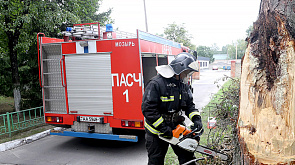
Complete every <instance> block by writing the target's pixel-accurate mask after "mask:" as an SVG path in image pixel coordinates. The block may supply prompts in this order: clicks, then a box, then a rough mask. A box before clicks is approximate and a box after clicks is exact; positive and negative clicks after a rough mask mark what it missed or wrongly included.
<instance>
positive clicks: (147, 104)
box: [141, 52, 203, 165]
mask: <svg viewBox="0 0 295 165" xmlns="http://www.w3.org/2000/svg"><path fill="white" fill-rule="evenodd" d="M156 70H157V71H158V73H159V74H158V75H157V76H155V77H153V78H152V79H151V80H150V81H149V83H148V85H147V87H146V88H145V93H144V95H143V99H142V106H141V108H142V113H143V115H144V117H145V124H144V125H145V131H146V135H145V138H146V149H147V152H148V164H149V165H162V164H164V159H165V155H166V152H167V149H168V146H169V143H168V142H166V141H163V140H161V139H160V138H159V135H160V136H163V137H165V138H168V139H171V138H172V130H173V129H175V128H176V126H177V125H178V124H180V123H181V122H182V121H183V117H182V116H180V115H179V114H180V113H181V112H184V113H185V115H186V116H188V117H189V118H190V119H191V120H192V122H193V123H194V125H193V128H192V129H196V128H197V130H198V131H199V130H202V128H203V125H202V120H201V116H200V113H199V111H198V110H197V109H196V108H195V104H194V103H193V96H192V92H191V90H190V88H189V86H188V84H187V81H188V77H189V76H191V75H192V73H193V72H195V71H198V63H197V61H196V57H194V56H193V55H191V54H189V53H186V52H182V53H180V54H178V55H177V56H176V57H175V59H174V60H173V61H172V62H171V63H170V64H169V65H161V66H157V67H156ZM171 147H172V149H173V150H174V153H175V154H176V155H177V156H178V160H179V163H180V164H183V163H185V162H188V161H190V160H192V159H193V158H194V154H193V152H189V151H186V150H184V149H182V148H180V147H178V146H176V145H171Z"/></svg>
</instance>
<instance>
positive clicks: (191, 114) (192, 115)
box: [189, 111, 201, 120]
mask: <svg viewBox="0 0 295 165" xmlns="http://www.w3.org/2000/svg"><path fill="white" fill-rule="evenodd" d="M195 115H199V116H200V115H201V114H200V112H197V111H195V112H192V113H190V114H189V118H190V119H191V120H193V117H194V116H195Z"/></svg>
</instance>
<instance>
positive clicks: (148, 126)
mask: <svg viewBox="0 0 295 165" xmlns="http://www.w3.org/2000/svg"><path fill="white" fill-rule="evenodd" d="M144 127H145V128H146V129H147V130H149V131H150V132H151V133H153V134H156V135H159V134H161V132H160V131H158V130H156V129H154V128H153V127H151V126H150V125H148V123H146V122H145V121H144Z"/></svg>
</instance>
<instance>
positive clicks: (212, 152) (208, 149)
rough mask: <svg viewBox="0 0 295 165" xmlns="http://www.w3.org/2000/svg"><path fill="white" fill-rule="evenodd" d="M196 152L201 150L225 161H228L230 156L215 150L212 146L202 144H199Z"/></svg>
mask: <svg viewBox="0 0 295 165" xmlns="http://www.w3.org/2000/svg"><path fill="white" fill-rule="evenodd" d="M195 152H199V153H201V154H205V155H208V156H213V157H218V158H220V159H221V160H223V161H226V160H227V159H228V156H227V155H226V154H223V153H220V152H217V151H214V150H212V149H210V148H207V147H204V146H200V145H198V147H197V148H196V150H195Z"/></svg>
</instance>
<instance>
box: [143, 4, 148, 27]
mask: <svg viewBox="0 0 295 165" xmlns="http://www.w3.org/2000/svg"><path fill="white" fill-rule="evenodd" d="M143 4H144V15H145V28H146V32H148V24H147V16H146V7H145V0H143Z"/></svg>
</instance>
